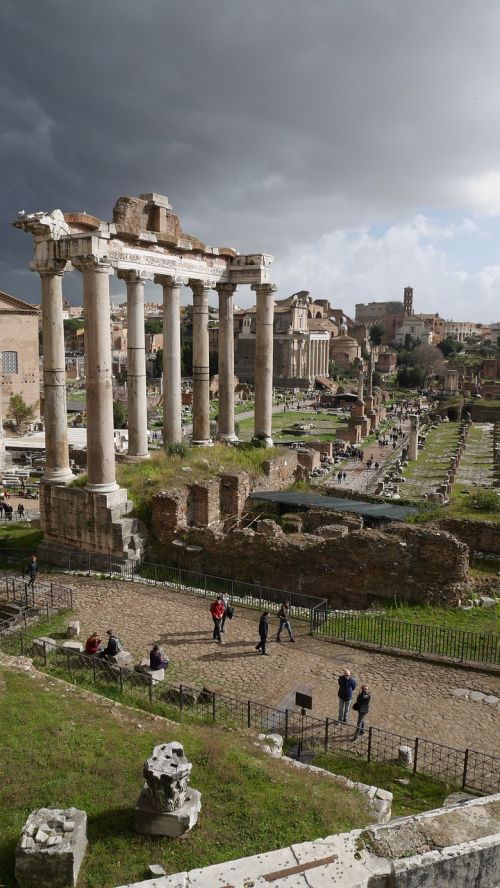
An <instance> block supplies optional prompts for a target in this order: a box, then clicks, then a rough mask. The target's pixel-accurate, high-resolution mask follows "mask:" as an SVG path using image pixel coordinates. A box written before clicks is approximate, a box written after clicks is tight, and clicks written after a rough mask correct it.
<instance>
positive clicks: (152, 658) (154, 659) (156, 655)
mask: <svg viewBox="0 0 500 888" xmlns="http://www.w3.org/2000/svg"><path fill="white" fill-rule="evenodd" d="M168 664H169V659H168V657H167V655H166V653H165V651H164V650H162V648H161V647H160V645H159V644H154V645H153V648H152V650H151V651H150V652H149V668H150V669H151V670H153V671H154V672H156V670H157V669H166V668H167V667H168Z"/></svg>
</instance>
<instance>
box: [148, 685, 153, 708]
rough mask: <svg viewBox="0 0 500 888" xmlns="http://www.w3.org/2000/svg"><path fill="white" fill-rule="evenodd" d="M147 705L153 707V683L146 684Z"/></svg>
mask: <svg viewBox="0 0 500 888" xmlns="http://www.w3.org/2000/svg"><path fill="white" fill-rule="evenodd" d="M148 694H149V705H150V706H152V705H153V682H152V681H150V682H149V683H148Z"/></svg>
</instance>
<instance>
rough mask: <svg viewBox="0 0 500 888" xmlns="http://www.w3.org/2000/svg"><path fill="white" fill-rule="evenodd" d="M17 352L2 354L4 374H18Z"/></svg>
mask: <svg viewBox="0 0 500 888" xmlns="http://www.w3.org/2000/svg"><path fill="white" fill-rule="evenodd" d="M18 372H19V370H18V363H17V352H16V351H4V352H2V373H18Z"/></svg>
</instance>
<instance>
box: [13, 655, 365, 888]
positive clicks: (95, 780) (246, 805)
mask: <svg viewBox="0 0 500 888" xmlns="http://www.w3.org/2000/svg"><path fill="white" fill-rule="evenodd" d="M0 682H1V685H0V694H1V695H2V719H1V720H0V744H1V748H2V757H1V760H0V775H1V779H0V810H1V812H2V813H1V815H0V819H1V829H0V882H1V883H2V884H3V885H4V886H5V888H14V885H15V882H14V849H15V845H16V843H17V840H18V838H19V834H20V830H21V827H22V825H23V823H24V821H25V819H26V817H27V816H28V814H29V812H30V811H31V810H33V809H34V808H38V807H41V806H46V805H47V806H51V805H54V806H56V805H57V806H69V805H75V806H76V807H79V808H83V809H84V810H85V811H86V812H87V814H88V818H89V819H88V836H89V847H88V851H87V855H86V858H85V861H84V864H83V867H82V871H81V877H80V880H79V885H81V886H82V888H83V886H85V888H112V886H115V885H119V884H123V883H125V882H129V881H136V880H139V879H141V878H145V877H146V866H147V864H148V863H151V862H152V861H154V862H158V863H160V864H162V865H163V866H164V868H165V869H166V871H167V872H168V873H173V872H178V871H182V870H189V869H192V868H194V867H200V866H207V865H209V864H214V863H218V862H221V861H223V860H228V859H231V858H235V857H242V856H246V855H250V854H256V853H259V852H260V853H262V852H265V851H268V850H271V849H273V848H279V847H283V846H286V845H289V844H291V843H294V842H302V841H308V840H313V839H315V838H317V837H318V836H326V835H329V834H332V833H335V832H342V831H345V830H350V829H352V828H354V827H362V826H365V825H366V824H367V823H368V822H369V820H370V816H369V814H368V810H367V806H366V802H365V800H364V799H363V798H362V797H361V796H360V795H359V794H357V793H355V792H346V791H345V790H343V789H342V788H341V787H337V786H335V784H331V783H330V782H329V781H325V780H322V779H321V778H317V777H314V775H312V774H308V775H307V777H304V775H302V774H299V773H296V772H295V770H294V769H292V768H289V767H287V766H286V765H284V764H283V763H281V762H279V761H276V760H274V759H271V758H270V757H268V756H266V755H265V754H264V753H262V752H260V751H259V750H257V749H256V748H255V747H254V745H253V737H250V736H249V735H245V734H243V733H241V732H235V731H234V730H231V729H226V730H224V729H217V728H212V727H193V726H188V725H171V724H168V723H154V722H152V721H151V720H150V719H149V718H148V716H146V715H145V714H144V713H140V712H137V713H134V712H130V711H124V710H122V709H118V708H112V709H110V708H109V706H103V705H102V704H99V703H98V702H97V703H96V702H94V701H92V700H89V699H85V697H83V696H82V695H81V694H79V692H78V691H75V690H73V689H70V688H69V687H68V688H66V686H65V685H64V684H62V685H59V684H55V683H53V682H52V681H51V680H50V678H41V679H40V680H34V679H33V678H32V677H30V676H27V675H25V674H20V673H13V672H9V671H7V670H2V672H0ZM28 737H29V742H27V738H28ZM171 740H178V741H180V742H181V743H183V744H184V747H185V750H186V754H187V756H188V758H189V759H190V760H191V761H192V763H193V776H192V783H193V786H195V787H197V788H198V789H200V790H201V793H202V803H203V808H202V812H201V815H200V819H199V823H198V824H197V826H196V827H195V828H194V830H193V831H192V832H191V833H190V834H189V835H188V836H187V837H186V838H185V839H183V841H172V840H168V839H165V838H160V837H158V838H145V837H140V836H138V835H137V834H136V833H135V832H134V829H133V808H134V805H135V803H136V801H137V797H138V795H139V792H140V789H141V787H142V783H143V778H142V765H143V762H144V760H145V759H146V758H147V757H148V755H150V753H151V751H152V749H153V747H154V746H155V745H156V744H158V743H164V742H168V741H171Z"/></svg>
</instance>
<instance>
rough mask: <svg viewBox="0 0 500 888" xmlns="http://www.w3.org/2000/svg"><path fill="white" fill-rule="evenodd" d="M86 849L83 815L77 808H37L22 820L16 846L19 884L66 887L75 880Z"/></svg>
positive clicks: (34, 887) (27, 887) (33, 887)
mask: <svg viewBox="0 0 500 888" xmlns="http://www.w3.org/2000/svg"><path fill="white" fill-rule="evenodd" d="M86 850H87V815H86V813H85V811H79V810H78V809H77V808H67V809H66V810H60V809H59V808H39V809H38V810H37V811H33V812H32V813H31V814H30V816H29V817H28V819H27V821H26V823H25V824H24V827H23V831H22V835H21V839H20V840H19V843H18V845H17V848H16V881H17V884H18V885H19V886H20V888H68V886H71V885H73V886H74V885H76V883H77V882H78V873H79V871H80V866H81V864H82V861H83V858H84V856H85V851H86Z"/></svg>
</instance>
